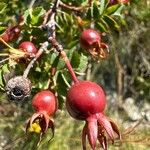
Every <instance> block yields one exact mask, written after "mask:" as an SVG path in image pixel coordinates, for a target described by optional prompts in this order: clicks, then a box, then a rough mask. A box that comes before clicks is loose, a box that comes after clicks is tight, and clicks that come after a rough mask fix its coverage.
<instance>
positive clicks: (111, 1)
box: [108, 0, 129, 6]
mask: <svg viewBox="0 0 150 150" xmlns="http://www.w3.org/2000/svg"><path fill="white" fill-rule="evenodd" d="M128 2H129V0H109V4H108V5H109V6H112V5H115V4H127V3H128Z"/></svg>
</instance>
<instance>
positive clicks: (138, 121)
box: [0, 0, 150, 150]
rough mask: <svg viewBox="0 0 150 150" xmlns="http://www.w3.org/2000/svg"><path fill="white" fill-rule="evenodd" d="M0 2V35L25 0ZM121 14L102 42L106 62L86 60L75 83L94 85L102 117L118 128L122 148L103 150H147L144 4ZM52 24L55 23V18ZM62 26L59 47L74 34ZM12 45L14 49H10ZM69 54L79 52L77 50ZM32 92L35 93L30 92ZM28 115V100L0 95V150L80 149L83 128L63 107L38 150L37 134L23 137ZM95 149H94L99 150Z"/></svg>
mask: <svg viewBox="0 0 150 150" xmlns="http://www.w3.org/2000/svg"><path fill="white" fill-rule="evenodd" d="M0 2H6V3H7V8H6V12H5V13H4V12H3V10H2V8H0V9H1V10H0V15H1V17H0V23H1V24H0V25H1V28H0V29H1V30H2V27H3V25H5V24H7V23H10V24H12V23H14V22H15V21H13V20H15V19H12V18H15V15H16V14H19V13H23V12H24V10H26V9H27V6H28V4H29V3H30V1H29V0H28V1H27V0H24V1H18V0H12V1H7V0H2V1H0ZM49 2H51V1H48V0H46V1H45V2H43V7H44V8H46V7H48V6H47V4H48V3H49ZM63 2H68V3H69V2H72V3H73V4H75V5H76V6H80V4H81V3H82V5H84V2H85V1H78V2H75V1H63ZM39 4H42V3H41V1H40V0H37V1H36V3H35V5H37V6H38V5H39ZM123 11H124V12H123V14H124V15H123V17H124V18H123V19H122V20H121V21H120V20H119V21H120V22H121V23H120V27H119V28H118V29H114V27H113V26H112V28H111V25H110V26H109V27H108V29H107V30H108V32H107V36H104V37H103V38H104V40H105V41H107V42H108V43H109V47H110V56H109V58H108V59H107V60H100V61H99V62H96V61H93V60H92V59H90V58H89V59H88V65H87V68H86V70H85V72H86V73H85V75H84V76H82V77H81V78H82V79H88V80H92V81H94V82H97V83H99V84H101V85H102V86H103V87H104V89H105V90H106V94H107V108H106V114H107V115H108V116H109V117H110V118H112V119H113V120H114V121H115V122H116V123H117V124H118V126H119V128H120V130H121V132H122V142H120V141H118V140H117V141H116V142H115V144H114V145H111V142H110V146H109V149H110V150H148V149H149V148H150V48H149V43H150V41H149V40H150V1H149V0H131V2H130V4H129V5H127V6H126V7H125V9H124V10H123ZM66 13H68V15H70V16H71V15H73V13H72V14H69V12H66ZM3 14H5V15H6V16H7V17H4V16H3ZM70 16H69V17H70ZM69 17H68V18H66V20H67V22H68V26H70V24H69V23H70V22H69V21H70V20H69V19H70V18H69ZM4 18H5V19H4ZM57 19H58V21H59V19H60V18H57ZM86 19H88V18H86ZM117 19H120V18H116V20H117ZM60 24H61V23H60ZM63 24H65V22H63V23H62V25H63ZM68 26H67V25H66V26H65V25H64V26H63V27H60V28H61V29H63V30H64V31H66V30H69V32H67V33H63V32H61V30H60V28H59V29H58V33H57V34H58V38H59V40H60V41H61V39H63V40H62V42H64V43H65V42H66V41H65V39H64V37H68V39H66V40H69V38H70V36H71V35H68V34H70V33H72V32H76V30H77V27H76V26H75V27H72V28H73V30H75V31H72V30H71V29H68ZM27 28H28V27H27ZM72 34H73V33H72ZM78 34H79V33H78ZM78 34H77V35H75V37H74V38H72V36H71V40H72V43H70V42H68V45H67V46H66V47H67V48H70V47H71V48H72V47H73V46H72V45H76V43H77V40H76V39H77V38H78ZM27 36H28V35H27ZM43 40H44V39H43ZM15 44H17V43H13V45H15ZM75 48H78V49H79V46H77V47H75ZM72 49H73V48H72ZM35 82H37V81H35ZM62 88H64V87H62ZM34 90H35V91H36V88H35V89H34ZM33 94H34V92H33ZM30 99H31V98H30ZM32 113H33V110H32V108H31V100H29V101H27V102H25V103H23V104H15V103H11V102H9V101H7V100H6V96H5V93H4V92H0V150H36V149H37V150H79V149H81V131H82V127H83V126H84V122H81V121H76V120H74V119H72V118H71V117H70V116H69V115H68V113H67V112H66V109H65V106H64V105H63V106H62V107H61V109H60V110H59V111H58V112H57V113H56V115H55V117H54V119H55V125H56V130H55V137H54V139H53V140H52V141H50V142H48V140H49V138H50V137H51V132H50V131H49V133H47V134H46V135H45V136H44V139H43V140H42V142H41V144H40V146H38V147H37V141H38V134H36V133H34V134H31V135H30V136H29V137H26V135H25V133H24V131H25V124H26V121H27V119H28V118H29V117H30V116H31V115H32ZM88 149H90V148H89V147H88ZM97 149H100V148H99V146H98V148H97Z"/></svg>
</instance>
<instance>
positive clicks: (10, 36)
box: [1, 26, 21, 42]
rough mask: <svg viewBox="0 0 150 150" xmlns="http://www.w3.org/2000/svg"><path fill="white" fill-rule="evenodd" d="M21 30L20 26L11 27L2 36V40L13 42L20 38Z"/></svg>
mask: <svg viewBox="0 0 150 150" xmlns="http://www.w3.org/2000/svg"><path fill="white" fill-rule="evenodd" d="M20 32H21V29H20V28H19V27H18V26H13V27H9V28H8V29H7V30H6V31H5V32H4V33H3V34H2V35H1V38H2V39H3V40H4V41H5V42H11V41H12V40H14V39H16V38H18V36H19V34H20Z"/></svg>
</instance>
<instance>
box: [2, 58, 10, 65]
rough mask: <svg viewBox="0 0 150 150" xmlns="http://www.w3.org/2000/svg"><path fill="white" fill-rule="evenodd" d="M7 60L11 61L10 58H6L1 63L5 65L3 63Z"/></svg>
mask: <svg viewBox="0 0 150 150" xmlns="http://www.w3.org/2000/svg"><path fill="white" fill-rule="evenodd" d="M7 60H9V57H8V58H5V59H3V60H1V61H0V64H1V63H3V62H5V61H7Z"/></svg>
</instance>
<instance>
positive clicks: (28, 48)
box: [19, 41, 37, 54]
mask: <svg viewBox="0 0 150 150" xmlns="http://www.w3.org/2000/svg"><path fill="white" fill-rule="evenodd" d="M19 49H21V50H23V51H24V52H27V53H29V54H36V53H37V48H36V47H35V45H34V44H33V43H32V42H30V41H24V42H22V43H21V44H20V45H19Z"/></svg>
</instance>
